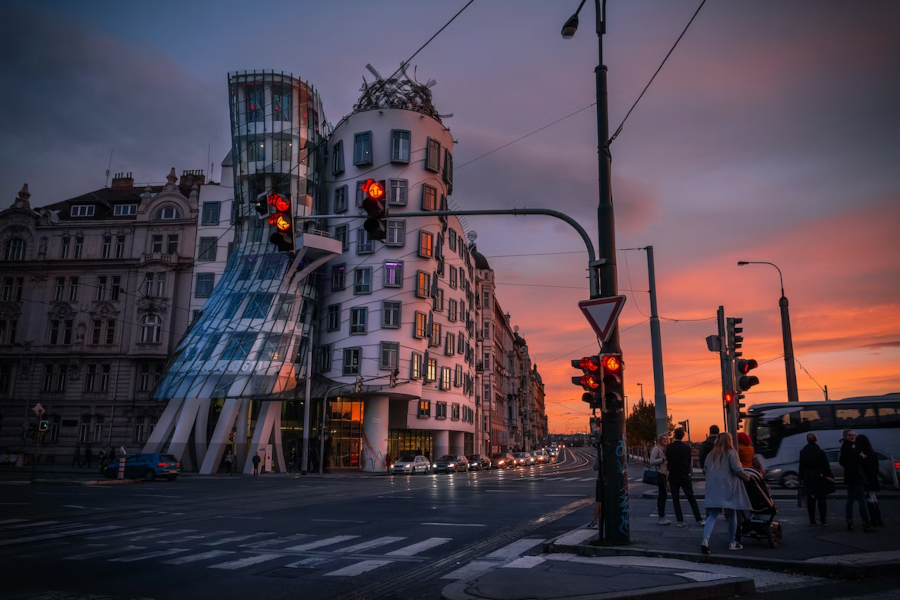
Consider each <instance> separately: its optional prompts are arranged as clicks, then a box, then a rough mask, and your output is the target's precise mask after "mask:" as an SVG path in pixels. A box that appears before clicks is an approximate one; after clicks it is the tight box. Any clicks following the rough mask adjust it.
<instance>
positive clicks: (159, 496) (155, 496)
mask: <svg viewBox="0 0 900 600" xmlns="http://www.w3.org/2000/svg"><path fill="white" fill-rule="evenodd" d="M132 496H135V497H138V498H182V496H167V495H166V494H132Z"/></svg>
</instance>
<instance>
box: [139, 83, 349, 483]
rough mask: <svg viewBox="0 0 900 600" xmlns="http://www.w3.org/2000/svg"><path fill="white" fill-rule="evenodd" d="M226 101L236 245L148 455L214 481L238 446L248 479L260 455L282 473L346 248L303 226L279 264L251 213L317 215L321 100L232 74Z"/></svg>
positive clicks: (301, 87)
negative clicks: (290, 403) (289, 430)
mask: <svg viewBox="0 0 900 600" xmlns="http://www.w3.org/2000/svg"><path fill="white" fill-rule="evenodd" d="M228 90H229V98H230V103H229V104H230V113H231V141H232V149H231V163H232V165H233V172H234V204H233V205H234V211H233V214H232V217H231V218H232V227H233V232H234V244H233V248H232V250H231V252H230V255H229V257H228V262H227V265H226V267H225V271H224V273H223V275H222V277H221V279H220V280H219V281H218V282H217V283H216V286H215V289H214V290H213V292H212V295H211V296H210V298H209V300H208V301H207V302H206V304H205V305H204V307H203V311H202V314H201V315H200V317H199V318H197V319H195V321H194V323H193V324H192V326H191V328H190V329H189V331H188V332H187V334H186V335H185V336H184V338H183V339H182V341H181V343H180V344H179V345H178V347H177V349H176V351H175V353H174V354H173V356H172V358H171V360H170V361H169V364H168V365H167V367H166V371H165V373H164V376H163V378H162V380H161V382H160V384H159V386H158V387H157V389H156V391H155V394H154V395H155V397H156V398H157V399H160V400H165V401H167V402H168V404H167V406H166V410H165V412H164V413H163V416H162V417H161V418H160V421H159V423H158V425H157V427H156V429H154V431H153V434H152V435H151V437H150V439H149V441H148V442H147V445H146V446H145V448H144V452H161V451H163V450H164V449H165V451H167V452H168V453H169V454H172V455H174V456H175V457H176V458H178V459H179V460H182V461H184V462H185V463H186V464H187V465H189V466H193V468H195V469H198V470H199V471H200V472H201V473H214V472H216V471H217V470H218V467H219V464H220V462H221V460H222V455H223V453H224V452H225V450H226V447H228V446H229V445H230V444H233V449H234V452H235V455H236V460H235V464H236V466H238V465H240V466H242V468H243V471H244V472H250V471H252V458H253V457H254V456H255V455H257V454H259V455H260V456H261V458H262V459H263V461H268V460H273V461H274V468H275V470H279V471H284V470H285V466H286V465H285V461H284V456H283V452H282V449H281V448H282V444H281V404H282V401H284V400H297V399H299V398H300V397H301V395H302V389H300V388H298V381H299V380H301V379H305V378H306V377H307V373H308V357H309V354H310V352H309V344H310V328H311V323H312V318H313V314H314V305H315V302H316V301H317V296H318V286H317V282H316V280H315V274H314V270H315V269H316V268H317V267H318V266H320V265H321V264H323V263H324V262H326V261H327V260H328V259H330V258H331V257H332V256H334V255H335V254H340V253H341V243H340V242H338V241H336V240H334V239H332V238H331V236H330V235H328V234H326V233H324V232H320V231H317V230H315V229H313V228H312V227H311V226H312V225H313V221H303V220H295V226H294V234H295V236H296V240H295V241H296V244H295V245H296V249H297V250H296V252H295V253H286V252H279V251H278V250H277V249H276V248H275V246H274V245H273V244H272V243H271V242H270V241H269V236H270V235H271V233H272V232H273V231H274V229H273V228H271V226H270V225H269V223H268V221H267V220H265V219H261V218H260V217H259V216H258V213H257V211H256V210H254V208H253V204H254V203H255V202H256V200H257V198H259V197H260V196H262V197H263V198H265V195H266V194H268V193H271V192H276V193H278V194H281V195H282V196H286V197H290V198H291V200H292V203H293V210H294V215H295V216H296V217H302V216H309V215H312V214H316V212H317V211H316V207H317V204H318V203H319V202H320V198H321V197H322V177H321V169H320V166H321V165H322V164H323V162H324V160H323V159H324V152H325V149H324V143H323V140H324V138H325V135H326V134H327V131H326V126H325V117H324V113H323V110H322V104H321V101H320V99H319V96H318V94H317V92H316V91H315V89H314V88H313V87H312V86H311V85H310V84H308V83H307V82H304V81H301V80H300V79H296V78H294V77H293V76H291V75H286V74H284V73H275V72H271V71H253V72H243V73H231V74H229V76H228ZM227 235H230V233H229V234H227ZM213 421H214V422H213ZM254 422H255V425H254V428H253V430H252V431H251V425H252V424H253V423H254ZM207 438H209V439H207Z"/></svg>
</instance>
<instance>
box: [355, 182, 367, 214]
mask: <svg viewBox="0 0 900 600" xmlns="http://www.w3.org/2000/svg"><path fill="white" fill-rule="evenodd" d="M365 187H366V180H362V181H357V182H356V206H357V208H358V207H361V206H362V203H363V199H364V198H365V196H366V193H365V192H364V191H363V190H364V189H365Z"/></svg>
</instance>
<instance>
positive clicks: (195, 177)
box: [178, 169, 206, 188]
mask: <svg viewBox="0 0 900 600" xmlns="http://www.w3.org/2000/svg"><path fill="white" fill-rule="evenodd" d="M204 183H206V175H204V174H203V170H202V169H199V170H197V169H195V170H193V171H182V172H181V182H179V184H178V185H182V186H184V187H188V188H189V187H193V186H194V184H197V185H203V184H204Z"/></svg>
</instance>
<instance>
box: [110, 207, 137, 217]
mask: <svg viewBox="0 0 900 600" xmlns="http://www.w3.org/2000/svg"><path fill="white" fill-rule="evenodd" d="M136 214H137V204H116V205H115V206H114V207H113V215H114V216H116V217H133V216H134V215H136Z"/></svg>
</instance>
